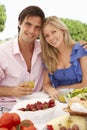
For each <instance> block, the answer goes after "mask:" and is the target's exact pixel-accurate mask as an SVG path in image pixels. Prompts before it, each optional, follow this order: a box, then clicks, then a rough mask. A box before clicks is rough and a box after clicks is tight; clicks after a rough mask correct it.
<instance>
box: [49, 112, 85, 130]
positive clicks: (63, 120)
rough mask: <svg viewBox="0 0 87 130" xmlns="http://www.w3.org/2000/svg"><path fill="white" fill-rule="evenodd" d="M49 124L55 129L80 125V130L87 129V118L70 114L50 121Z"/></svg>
mask: <svg viewBox="0 0 87 130" xmlns="http://www.w3.org/2000/svg"><path fill="white" fill-rule="evenodd" d="M49 125H52V127H53V130H60V129H61V128H62V127H65V128H66V129H69V128H71V129H72V128H73V127H78V128H79V130H87V121H86V118H84V117H80V116H70V115H69V114H68V115H64V116H61V117H58V118H56V119H53V120H52V121H49V122H48V123H47V126H49ZM64 130H65V129H64ZM75 130H78V129H75Z"/></svg>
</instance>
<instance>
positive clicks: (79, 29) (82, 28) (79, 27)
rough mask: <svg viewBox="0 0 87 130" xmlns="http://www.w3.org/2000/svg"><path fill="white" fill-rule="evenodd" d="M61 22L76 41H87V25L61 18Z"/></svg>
mask: <svg viewBox="0 0 87 130" xmlns="http://www.w3.org/2000/svg"><path fill="white" fill-rule="evenodd" d="M61 20H62V21H63V22H64V23H65V24H66V25H67V27H68V28H69V31H70V34H71V36H72V38H73V39H74V40H75V41H79V40H84V41H87V24H85V23H82V22H81V21H78V20H72V19H67V18H61Z"/></svg>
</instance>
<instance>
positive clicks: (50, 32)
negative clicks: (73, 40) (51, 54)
mask: <svg viewBox="0 0 87 130" xmlns="http://www.w3.org/2000/svg"><path fill="white" fill-rule="evenodd" d="M43 34H44V37H45V40H46V41H47V42H48V43H49V44H50V45H51V46H53V47H55V48H58V47H59V46H60V45H61V43H62V42H63V35H64V31H62V30H60V29H57V28H56V27H54V26H52V25H50V24H48V25H46V26H45V27H44V30H43Z"/></svg>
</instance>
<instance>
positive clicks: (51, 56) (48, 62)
mask: <svg viewBox="0 0 87 130" xmlns="http://www.w3.org/2000/svg"><path fill="white" fill-rule="evenodd" d="M48 24H50V25H52V26H54V27H56V28H58V29H60V30H62V31H63V32H64V42H65V43H66V44H67V47H71V46H73V44H74V43H75V42H74V41H73V40H72V38H71V35H70V33H69V29H68V28H67V26H66V25H65V24H64V23H63V22H62V21H61V20H60V19H59V18H58V17H56V16H51V17H48V18H46V19H45V20H44V22H43V25H42V27H41V32H40V41H41V47H42V58H43V61H44V63H45V66H46V68H47V70H48V72H49V73H53V72H54V71H55V70H56V69H57V64H58V50H57V49H56V48H54V47H53V46H51V45H50V44H48V43H47V42H46V40H45V38H44V34H43V30H44V27H45V26H46V25H48Z"/></svg>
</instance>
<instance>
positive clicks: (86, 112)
mask: <svg viewBox="0 0 87 130" xmlns="http://www.w3.org/2000/svg"><path fill="white" fill-rule="evenodd" d="M64 110H65V111H68V112H69V113H70V114H73V115H81V116H87V95H85V93H84V94H79V95H77V96H75V97H72V98H71V99H69V101H68V107H67V108H65V109H64Z"/></svg>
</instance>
